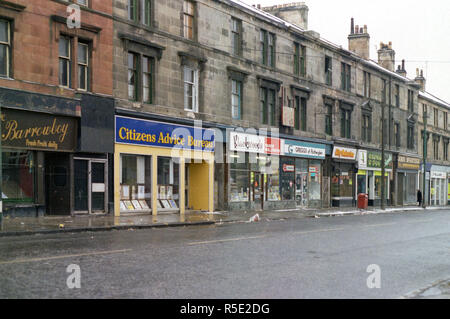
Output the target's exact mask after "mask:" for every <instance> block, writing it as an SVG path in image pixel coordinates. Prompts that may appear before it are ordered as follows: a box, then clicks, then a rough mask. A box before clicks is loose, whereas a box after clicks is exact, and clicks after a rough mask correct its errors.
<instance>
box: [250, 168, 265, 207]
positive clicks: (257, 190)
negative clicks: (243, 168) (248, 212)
mask: <svg viewBox="0 0 450 319" xmlns="http://www.w3.org/2000/svg"><path fill="white" fill-rule="evenodd" d="M250 174H251V175H252V177H253V178H252V179H251V180H252V195H251V199H252V201H253V202H254V208H255V209H256V210H260V209H261V210H264V193H265V192H264V174H262V173H258V172H251V173H250Z"/></svg>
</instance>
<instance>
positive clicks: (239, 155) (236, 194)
mask: <svg viewBox="0 0 450 319" xmlns="http://www.w3.org/2000/svg"><path fill="white" fill-rule="evenodd" d="M228 148H229V149H228V156H227V158H228V163H229V178H228V181H229V182H228V194H229V203H228V209H229V210H232V211H236V210H264V209H276V208H283V207H285V206H283V204H282V203H281V194H280V152H281V151H280V139H278V138H271V137H266V136H259V135H254V134H247V133H241V132H230V133H229V139H228ZM285 204H287V203H285ZM290 204H291V206H289V207H290V208H293V207H295V202H294V201H292V202H291V203H290Z"/></svg>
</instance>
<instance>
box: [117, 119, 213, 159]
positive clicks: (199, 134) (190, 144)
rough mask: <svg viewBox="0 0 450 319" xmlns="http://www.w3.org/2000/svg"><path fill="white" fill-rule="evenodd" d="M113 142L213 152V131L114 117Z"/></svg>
mask: <svg viewBox="0 0 450 319" xmlns="http://www.w3.org/2000/svg"><path fill="white" fill-rule="evenodd" d="M115 135H116V137H115V141H116V143H121V144H134V145H141V146H156V147H166V148H177V149H185V150H196V151H205V152H214V146H215V140H214V137H215V135H214V130H211V129H203V128H197V127H192V126H185V125H176V124H169V123H163V122H156V121H150V120H142V119H136V118H130V117H124V116H116V127H115Z"/></svg>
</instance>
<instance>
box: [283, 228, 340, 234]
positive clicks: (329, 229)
mask: <svg viewBox="0 0 450 319" xmlns="http://www.w3.org/2000/svg"><path fill="white" fill-rule="evenodd" d="M344 229H345V228H327V229H319V230H307V231H296V232H292V233H291V234H311V233H323V232H327V231H338V230H344Z"/></svg>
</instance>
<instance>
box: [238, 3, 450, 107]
mask: <svg viewBox="0 0 450 319" xmlns="http://www.w3.org/2000/svg"><path fill="white" fill-rule="evenodd" d="M241 1H243V2H245V3H248V4H261V6H270V5H275V4H283V3H291V2H296V1H294V0H241ZM304 2H305V3H306V5H307V6H308V7H309V26H308V27H309V29H310V30H314V31H316V32H319V33H320V35H321V36H322V37H323V38H325V39H327V40H329V41H331V42H333V43H335V44H338V45H342V46H343V47H344V48H346V49H348V39H347V36H348V34H349V33H350V19H351V18H352V17H353V18H355V25H360V26H363V25H365V24H366V25H367V27H368V32H369V34H370V46H371V52H370V58H371V59H372V60H375V61H377V60H378V55H377V48H379V46H380V42H384V43H388V42H389V41H392V47H393V49H394V50H395V52H396V56H395V59H396V65H398V64H400V63H401V60H402V59H405V60H406V71H407V72H408V75H407V76H408V78H412V79H413V78H415V76H416V68H419V69H423V72H424V76H425V77H426V80H427V84H426V90H427V91H428V92H430V93H432V94H433V95H435V96H437V97H439V98H441V99H443V100H445V101H446V102H449V103H450V18H449V17H450V1H448V0H429V1H422V0H377V1H368V0H363V1H361V0H345V1H334V0H333V1H332V0H305V1H304ZM426 61H428V63H427V62H426Z"/></svg>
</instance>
